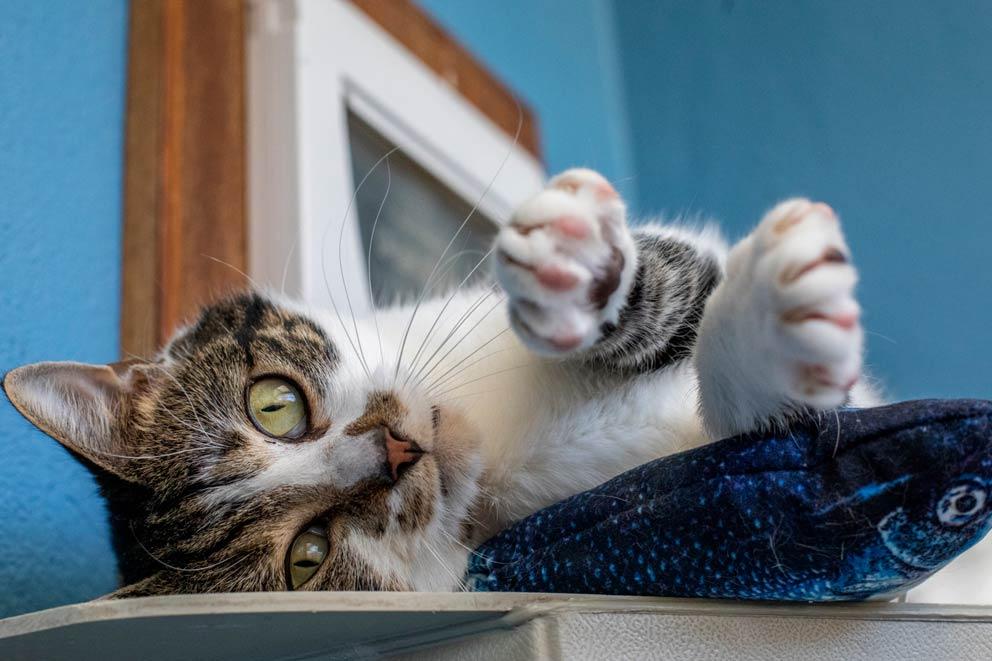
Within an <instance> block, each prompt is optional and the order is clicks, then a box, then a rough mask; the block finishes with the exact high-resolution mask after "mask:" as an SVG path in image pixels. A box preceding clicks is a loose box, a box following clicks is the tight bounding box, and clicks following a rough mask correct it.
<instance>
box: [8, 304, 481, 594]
mask: <svg viewBox="0 0 992 661" xmlns="http://www.w3.org/2000/svg"><path fill="white" fill-rule="evenodd" d="M330 326H331V325H330V324H322V323H320V322H319V321H317V320H316V319H314V318H311V317H310V316H308V315H307V314H306V313H304V312H302V311H301V310H298V309H294V308H292V307H290V306H288V305H287V304H279V303H276V302H274V301H273V300H271V299H269V298H266V297H265V296H262V295H259V294H256V293H249V294H245V295H240V296H236V297H233V298H229V299H227V300H224V301H221V302H219V303H217V304H214V305H212V306H210V307H208V308H206V309H205V310H204V311H203V313H202V314H201V316H200V318H199V320H198V321H197V322H196V323H194V324H192V325H190V326H188V327H186V328H184V329H182V330H181V331H179V332H178V333H177V334H176V336H175V337H174V338H173V339H172V340H171V342H169V344H168V345H167V346H166V347H165V349H164V350H163V351H162V352H161V354H160V355H159V356H158V357H157V359H156V360H154V361H153V362H145V361H140V360H135V361H127V362H124V363H116V364H113V365H84V364H79V363H39V364H35V365H28V366H25V367H21V368H18V369H16V370H13V371H12V372H10V373H9V374H7V376H6V378H5V380H4V388H5V390H6V392H7V394H8V396H9V398H10V400H11V401H12V402H13V403H14V405H15V406H16V407H17V408H18V410H20V411H21V413H22V414H24V415H25V417H27V418H28V419H30V420H31V421H32V422H33V423H34V424H35V425H37V426H38V427H39V428H41V429H42V430H43V431H45V432H46V433H48V434H49V435H51V436H52V437H53V438H55V439H56V440H58V441H59V442H60V443H62V444H63V445H64V446H66V447H67V448H68V449H69V450H71V451H72V452H73V453H74V454H75V455H76V456H78V457H80V458H81V459H82V460H83V461H85V462H86V463H87V464H88V465H90V466H91V467H93V468H94V469H95V472H96V473H97V475H98V477H100V478H101V484H102V487H103V491H104V494H105V495H106V496H107V499H108V502H109V505H110V512H111V518H112V523H113V525H114V534H115V546H116V548H117V551H118V555H119V560H120V567H121V572H122V577H123V579H124V582H125V583H126V585H125V587H123V588H122V589H121V590H119V591H118V592H117V593H115V595H117V596H137V595H147V594H163V593H177V592H221V591H224V592H226V591H255V590H286V589H298V590H384V589H393V590H410V589H418V590H446V589H453V588H455V587H456V586H457V584H458V581H459V579H460V574H461V571H462V570H463V568H464V565H465V559H466V554H467V553H468V551H467V548H466V547H465V541H466V537H467V535H468V527H469V526H468V521H469V520H470V508H471V507H472V504H473V502H474V500H475V498H476V497H477V481H478V477H479V473H480V460H479V457H478V453H477V449H476V446H475V442H474V439H475V434H474V433H473V431H472V430H471V429H469V428H468V426H467V423H466V422H465V420H464V419H463V418H462V417H461V416H460V415H459V413H458V411H457V410H456V409H453V408H451V407H448V406H445V405H443V404H442V403H440V402H436V401H431V400H430V398H429V397H427V396H426V395H425V394H424V393H423V392H420V391H418V390H417V388H416V387H409V386H404V385H402V382H403V379H402V378H400V379H395V378H394V376H393V372H392V370H381V369H380V370H376V371H375V372H373V373H372V374H371V376H370V375H368V374H367V373H366V371H365V368H364V366H363V365H362V363H361V361H360V359H359V358H358V355H357V354H356V353H355V352H353V351H350V350H348V347H347V346H346V345H342V343H341V342H340V341H336V340H335V338H333V337H332V336H331V332H332V331H331V330H330V329H329V327H330ZM338 340H343V338H338ZM345 341H346V340H345Z"/></svg>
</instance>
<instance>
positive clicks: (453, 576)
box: [422, 539, 462, 585]
mask: <svg viewBox="0 0 992 661" xmlns="http://www.w3.org/2000/svg"><path fill="white" fill-rule="evenodd" d="M422 544H423V546H424V548H425V549H426V550H427V552H428V553H430V554H431V555H432V556H434V559H435V560H437V564H438V567H440V568H441V569H442V570H443V571H444V573H446V574H447V575H448V576H450V577H451V580H453V581H454V582H455V585H461V584H462V577H461V576H459V575H458V574H456V573H455V572H454V571H452V570H451V568H450V567H449V566H448V563H446V562H445V561H444V560H443V559H442V558H441V554H440V553H438V552H437V550H436V549H435V548H434V547H433V546H432V545H431V543H430V542H429V541H427V539H423V540H422Z"/></svg>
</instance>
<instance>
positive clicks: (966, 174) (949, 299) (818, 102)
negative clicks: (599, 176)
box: [615, 0, 992, 398]
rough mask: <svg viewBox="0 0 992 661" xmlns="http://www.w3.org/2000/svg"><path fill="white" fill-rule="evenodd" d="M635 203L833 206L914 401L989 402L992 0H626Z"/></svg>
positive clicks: (748, 214) (900, 392) (893, 383)
mask: <svg viewBox="0 0 992 661" xmlns="http://www.w3.org/2000/svg"><path fill="white" fill-rule="evenodd" d="M615 6H616V9H617V16H616V19H617V28H618V34H619V36H618V41H619V42H620V43H621V44H622V48H621V54H622V61H623V71H624V80H625V85H626V93H627V99H628V107H629V110H630V114H629V120H628V121H629V124H630V130H631V132H632V134H633V135H634V136H636V140H635V141H634V144H635V145H636V146H637V148H636V151H635V165H634V169H635V171H636V172H637V176H638V182H639V185H638V188H639V192H640V197H639V200H638V206H639V207H640V208H641V209H642V210H645V211H661V210H665V211H668V212H675V213H677V212H689V213H696V212H704V213H708V214H713V215H714V216H715V217H717V218H719V219H720V220H721V221H722V222H723V223H724V225H725V226H726V227H728V228H729V230H730V233H731V234H732V235H734V236H740V235H741V234H742V233H744V232H745V231H746V230H747V229H748V228H749V227H750V226H751V225H752V224H753V223H754V222H756V220H757V219H758V218H760V216H761V213H762V212H763V210H764V209H766V208H767V207H768V206H769V205H770V204H771V203H773V202H774V201H776V200H779V199H781V198H783V197H787V196H791V195H807V196H811V197H814V198H819V199H823V200H826V201H828V202H829V203H830V204H831V205H833V206H834V208H835V209H837V210H838V212H839V213H840V215H841V218H842V219H843V220H844V221H845V226H846V230H847V233H848V238H849V240H850V243H851V245H852V248H853V250H854V254H855V258H856V260H857V262H858V264H859V266H860V268H861V273H862V284H861V287H860V293H861V298H862V303H863V305H864V308H865V323H866V326H867V328H868V330H869V333H870V334H869V336H868V345H869V351H868V363H869V366H870V368H871V369H872V370H873V371H874V372H875V374H876V375H877V376H878V377H879V378H880V379H881V380H882V382H883V383H884V384H887V386H888V389H889V391H890V393H891V394H892V395H893V396H894V397H898V398H911V397H924V396H942V397H952V396H972V397H992V343H990V342H989V339H990V336H992V334H990V331H989V328H990V326H992V306H990V305H989V300H990V297H992V261H990V259H989V256H988V255H989V246H990V245H992V222H990V209H992V185H990V182H992V75H990V71H992V3H989V2H985V1H984V0H955V1H954V2H929V1H924V0H916V1H907V0H873V1H872V2H862V1H860V0H832V1H830V2H823V1H822V0H792V1H790V2H761V1H758V0H748V1H743V0H738V1H734V0H694V1H692V2H688V1H682V0H664V1H659V0H624V1H623V2H617V3H616V4H615Z"/></svg>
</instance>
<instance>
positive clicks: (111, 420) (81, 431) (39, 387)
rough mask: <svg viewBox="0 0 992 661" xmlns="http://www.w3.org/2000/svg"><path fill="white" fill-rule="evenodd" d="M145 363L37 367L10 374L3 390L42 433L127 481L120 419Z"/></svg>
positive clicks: (41, 364)
mask: <svg viewBox="0 0 992 661" xmlns="http://www.w3.org/2000/svg"><path fill="white" fill-rule="evenodd" d="M145 364H147V363H144V362H143V361H137V360H128V361H124V362H121V363H111V364H110V365H87V364H85V363H72V362H58V363H35V364H33V365H25V366H24V367H18V368H16V369H13V370H11V371H10V372H8V373H7V374H6V376H4V379H3V389H4V391H5V392H6V393H7V397H8V398H9V399H10V401H11V403H12V404H13V405H14V406H15V407H16V408H17V410H18V411H20V412H21V415H23V416H24V417H25V418H27V419H28V420H30V421H31V422H32V423H34V425H35V426H36V427H38V428H39V429H40V430H42V431H43V432H45V433H46V434H48V435H49V436H51V437H52V438H54V439H55V440H56V441H58V442H59V443H61V444H62V445H64V446H65V447H67V448H68V449H69V450H72V451H73V452H75V453H76V454H79V455H81V456H82V457H84V458H85V459H87V460H89V461H91V462H92V463H94V464H96V465H97V466H99V467H101V468H103V469H104V470H107V471H109V472H111V473H113V474H115V475H117V476H118V477H121V478H123V479H125V480H126V479H128V473H130V471H129V470H127V468H128V465H129V464H130V462H129V461H128V457H129V456H130V455H132V454H134V452H133V449H130V448H128V447H126V443H125V441H124V440H123V439H121V438H120V434H119V429H120V426H119V425H118V424H117V423H118V420H119V419H120V417H121V416H122V415H124V414H125V411H126V409H127V406H128V401H129V397H130V395H131V394H132V393H133V391H134V390H135V388H136V387H137V385H138V384H139V383H140V382H142V381H143V380H144V377H143V372H142V370H141V366H142V365H145Z"/></svg>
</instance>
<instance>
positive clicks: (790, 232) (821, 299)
mask: <svg viewBox="0 0 992 661" xmlns="http://www.w3.org/2000/svg"><path fill="white" fill-rule="evenodd" d="M857 278H858V274H857V271H856V269H855V268H854V266H853V265H852V264H851V253H850V250H849V249H848V247H847V243H846V242H845V240H844V235H843V233H842V232H841V227H840V222H839V221H838V218H837V216H836V214H835V213H834V211H833V210H832V209H831V208H830V207H829V206H827V205H825V204H822V203H814V202H810V201H809V200H806V199H793V200H789V201H786V202H783V203H781V204H779V205H778V206H776V207H775V208H774V209H772V210H771V211H770V212H769V213H768V214H767V215H766V216H765V218H764V219H763V220H762V221H761V223H760V224H759V226H758V227H757V229H756V230H755V231H754V232H753V233H752V234H751V235H750V236H748V237H747V238H745V239H744V240H743V241H741V242H740V243H739V244H737V245H736V246H735V247H734V248H733V249H732V250H731V252H730V255H729V257H728V261H727V267H726V278H725V279H724V281H723V282H722V283H721V284H720V285H719V286H718V287H717V289H716V290H715V291H714V292H713V295H712V296H711V297H710V299H709V300H708V301H707V304H706V308H705V312H704V314H703V321H702V324H701V326H700V331H699V338H698V344H697V346H696V354H695V360H696V367H697V371H698V374H699V382H700V401H701V405H702V409H703V417H704V420H705V423H706V426H707V428H708V430H709V432H710V434H711V435H712V436H713V437H714V438H722V437H725V436H730V435H734V434H738V433H742V432H746V431H750V430H754V429H759V428H762V427H767V426H770V425H774V424H777V423H780V422H786V421H787V420H788V419H789V418H790V417H792V416H794V415H796V414H799V413H802V412H803V411H807V410H810V409H812V410H824V409H831V408H835V407H838V406H841V405H843V404H844V403H845V402H846V401H847V400H848V396H849V393H850V392H851V389H852V387H854V385H855V383H856V382H857V381H858V379H859V377H860V375H861V361H862V342H863V335H864V334H863V331H862V328H861V324H860V320H859V318H860V312H861V310H860V307H859V306H858V303H857V301H856V300H855V298H854V286H855V283H856V282H857Z"/></svg>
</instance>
